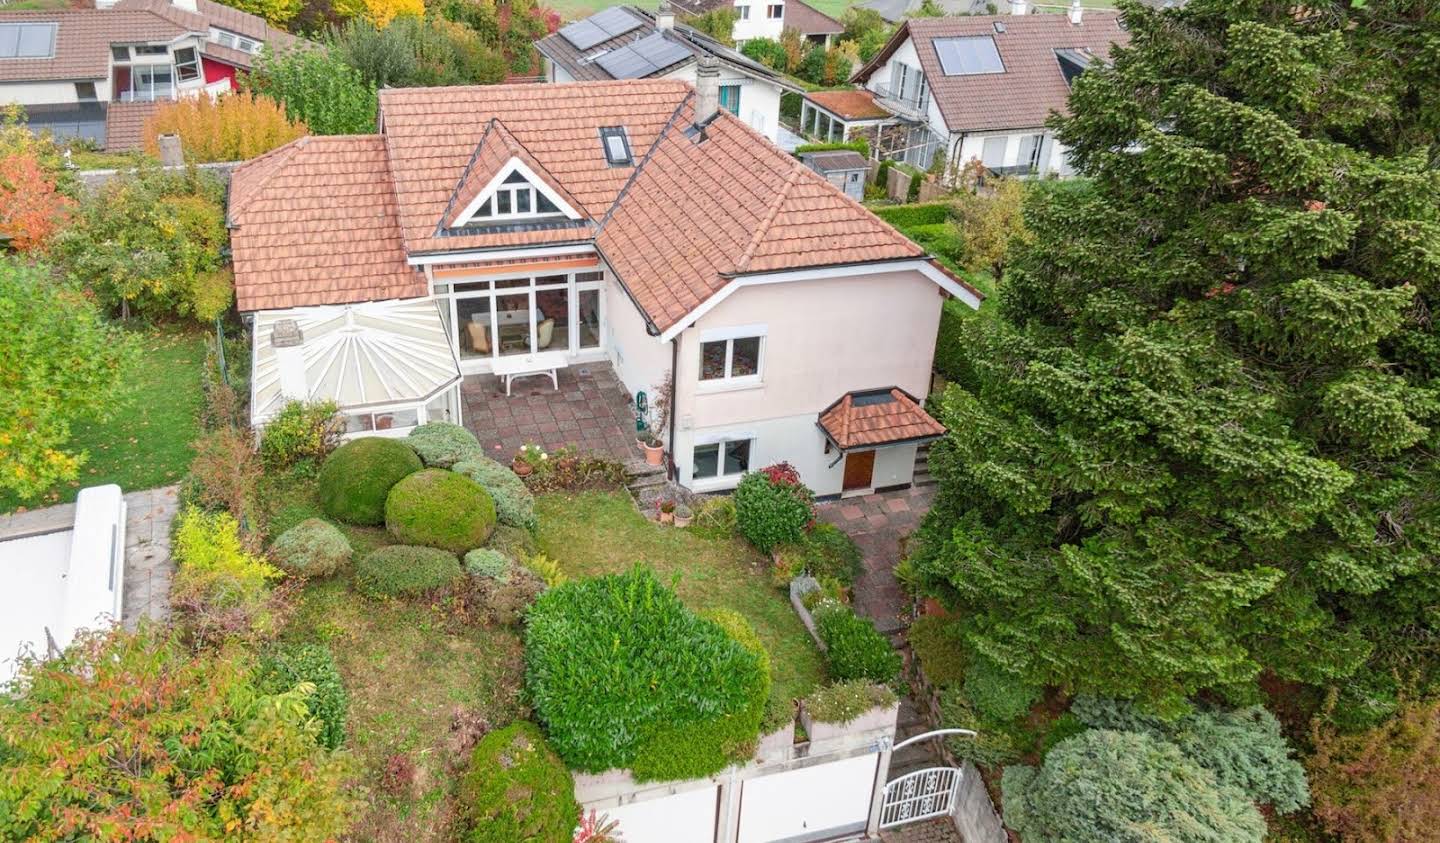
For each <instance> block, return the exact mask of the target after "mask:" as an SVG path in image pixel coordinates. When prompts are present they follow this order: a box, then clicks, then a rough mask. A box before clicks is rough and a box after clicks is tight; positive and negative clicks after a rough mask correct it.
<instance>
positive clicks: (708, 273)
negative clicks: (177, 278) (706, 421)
mask: <svg viewBox="0 0 1440 843" xmlns="http://www.w3.org/2000/svg"><path fill="white" fill-rule="evenodd" d="M380 96H381V107H382V122H383V128H384V134H383V135H366V136H357V137H350V138H323V139H322V138H314V139H311V141H310V142H309V144H308V145H307V142H306V141H304V140H301V141H296V142H295V143H293V144H290V145H289V146H286V147H282V148H281V150H279V151H277V152H276V153H272V154H270V155H267V156H262V157H261V158H258V159H256V160H254V161H251V162H249V163H247V164H245V165H244V166H243V167H241V168H239V169H238V170H236V171H235V173H234V175H233V177H232V186H231V222H232V224H233V225H234V226H235V231H234V233H233V234H232V243H234V244H235V247H234V248H235V265H236V288H237V299H238V300H239V301H240V309H241V310H255V309H261V308H271V307H293V306H299V305H304V304H319V303H322V302H329V301H353V300H356V298H355V296H358V295H362V294H365V293H367V291H370V293H371V297H375V298H382V297H386V296H392V295H403V294H405V293H403V292H400V290H403V289H407V288H408V285H410V284H411V283H414V282H413V278H414V273H413V272H408V271H402V270H401V269H400V267H402V266H404V263H405V261H406V258H407V255H408V256H415V255H419V254H429V253H443V252H457V251H471V250H475V251H483V250H486V249H495V248H509V247H513V246H517V245H530V244H546V243H557V242H580V243H590V242H594V243H595V244H596V246H597V247H598V248H599V249H600V251H601V252H602V253H603V255H604V256H605V258H606V261H607V262H608V263H609V265H610V267H611V268H612V269H614V270H615V272H616V274H617V275H618V276H619V279H620V281H621V283H623V284H624V285H625V286H626V288H627V290H628V291H629V292H630V294H631V296H632V297H633V298H634V300H635V301H636V303H637V304H638V305H639V306H640V308H641V309H642V311H643V312H644V313H645V314H646V315H647V318H649V319H650V321H651V322H652V323H653V324H654V325H655V326H656V327H658V328H660V329H662V330H663V329H664V328H667V327H670V326H671V325H674V324H675V323H676V322H678V321H679V320H680V319H681V318H683V317H684V316H685V315H686V314H688V313H689V312H690V311H691V310H693V309H694V308H695V307H696V306H697V305H698V304H700V303H701V302H703V301H705V300H706V299H708V298H709V297H710V296H712V295H714V294H715V293H716V292H717V291H719V290H720V289H721V288H722V287H724V286H725V284H726V283H728V281H729V280H730V278H731V277H732V276H734V275H737V274H744V273H755V272H768V271H777V270H791V269H802V268H808V267H818V266H835V265H843V264H854V263H864V262H869V261H881V260H902V259H919V258H923V257H924V252H923V250H922V249H921V248H920V247H919V246H917V245H915V244H914V243H913V242H911V241H910V240H909V239H907V238H906V237H905V236H904V235H902V234H900V233H899V232H898V231H896V230H895V229H893V228H891V227H890V226H889V225H887V224H886V223H885V222H883V221H881V220H880V219H879V218H878V217H876V216H875V215H874V214H871V213H870V212H869V211H868V210H866V209H865V208H864V207H862V206H861V205H859V204H858V203H856V202H854V201H853V200H851V199H850V198H848V197H847V196H845V195H844V194H843V193H842V192H841V191H840V190H838V189H837V188H835V187H834V186H833V185H831V184H830V183H829V182H827V181H826V180H825V179H824V177H822V176H820V175H819V174H818V173H815V172H813V171H811V170H810V169H809V168H808V167H806V166H805V165H803V164H801V163H800V162H799V161H796V160H795V159H794V158H793V157H791V156H790V155H787V154H786V153H784V152H782V151H781V150H780V149H779V148H777V147H776V146H774V145H773V144H771V143H770V142H769V141H768V140H766V139H765V138H764V137H763V136H761V135H760V134H758V133H757V132H755V131H754V130H753V129H751V128H750V127H748V126H747V125H745V124H744V123H743V122H742V121H741V120H740V119H739V118H737V117H735V116H733V115H731V114H730V113H728V112H725V111H721V112H720V114H719V115H717V116H716V117H715V118H714V120H712V121H711V122H710V123H709V124H708V125H707V126H706V127H705V129H704V131H703V132H697V131H695V130H694V128H693V126H692V122H693V116H692V108H693V99H694V96H693V89H692V88H690V86H689V85H687V84H685V83H683V82H674V81H665V80H631V81H627V82H588V83H570V84H564V85H494V86H486V87H474V88H469V87H465V88H431V89H414V90H409V89H406V90H388V91H382V92H381V95H380ZM604 126H623V127H624V128H625V130H626V133H627V135H628V137H629V140H630V146H631V150H632V153H633V155H634V162H635V163H634V164H633V165H631V166H611V165H609V164H608V163H607V161H606V159H605V156H604V153H603V150H602V145H601V141H600V133H599V132H600V128H601V127H604ZM437 127H444V131H439V130H437ZM506 156H514V157H518V158H520V159H521V160H522V161H525V162H527V166H529V167H531V169H532V170H535V172H536V174H537V175H539V176H540V177H541V178H544V179H545V180H546V181H547V183H550V184H552V185H553V186H555V187H556V188H558V189H560V190H563V191H565V193H564V194H563V196H564V197H565V198H566V201H567V202H570V203H571V204H572V205H573V206H574V207H575V208H576V209H577V210H578V211H580V212H581V213H582V214H584V215H585V216H586V219H585V220H582V221H579V222H572V221H569V220H562V221H559V222H554V223H551V222H539V223H537V222H528V223H524V224H516V225H492V226H484V227H481V228H479V229H478V230H477V229H451V228H448V226H449V224H450V223H451V222H452V220H453V217H454V215H455V213H456V212H457V210H456V209H457V207H458V206H459V204H460V202H461V200H462V199H463V200H465V201H466V202H468V201H469V199H473V198H474V196H475V195H476V191H478V190H479V188H478V187H476V184H479V185H481V186H483V185H484V184H485V183H487V182H488V180H489V178H491V177H493V175H494V173H496V172H498V171H499V167H501V166H503V164H504V162H505V161H508V160H509V158H508V157H506ZM486 174H489V175H486ZM292 182H295V183H296V185H295V189H291V183H292ZM392 188H393V200H392V198H391V194H390V193H388V192H386V189H392ZM467 197H468V198H467ZM392 201H393V205H392V204H391V202H392ZM371 220H373V221H374V222H373V223H371V222H368V221H371ZM257 231H258V232H259V233H258V234H257V233H256V232H257ZM311 240H318V241H321V242H319V243H315V244H314V245H313V246H312V247H311V248H309V249H308V250H307V249H302V248H301V247H302V245H303V244H305V243H307V242H310V241H311ZM357 248H362V249H363V257H364V258H365V260H358V261H354V260H349V261H347V257H349V256H351V255H352V253H353V252H354V251H355V249H357ZM267 250H268V251H267ZM477 259H482V260H483V259H484V256H483V254H481V255H477ZM321 270H323V271H321ZM332 288H339V290H340V295H341V296H342V297H341V298H338V299H337V298H335V297H334V295H333V294H335V292H336V291H335V290H334V289H332ZM419 290H420V292H419V293H414V294H416V295H420V294H423V292H424V285H423V284H420V286H419Z"/></svg>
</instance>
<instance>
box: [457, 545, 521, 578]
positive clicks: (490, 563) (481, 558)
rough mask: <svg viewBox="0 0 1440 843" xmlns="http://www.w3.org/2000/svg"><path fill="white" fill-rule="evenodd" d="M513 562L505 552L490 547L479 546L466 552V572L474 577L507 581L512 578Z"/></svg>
mask: <svg viewBox="0 0 1440 843" xmlns="http://www.w3.org/2000/svg"><path fill="white" fill-rule="evenodd" d="M512 567H513V563H512V562H511V561H510V560H509V559H506V558H505V554H503V553H501V552H500V551H498V550H491V549H490V548H488V547H477V548H475V549H474V550H472V551H469V552H468V553H466V554H465V573H467V574H469V575H470V576H472V577H484V578H485V579H491V580H496V581H498V582H505V581H506V580H508V579H509V578H510V569H511V568H512Z"/></svg>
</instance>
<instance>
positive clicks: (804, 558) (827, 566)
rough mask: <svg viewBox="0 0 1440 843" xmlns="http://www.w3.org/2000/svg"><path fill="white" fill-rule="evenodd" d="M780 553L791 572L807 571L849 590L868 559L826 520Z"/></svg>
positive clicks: (782, 560)
mask: <svg viewBox="0 0 1440 843" xmlns="http://www.w3.org/2000/svg"><path fill="white" fill-rule="evenodd" d="M776 553H778V554H779V555H780V556H781V557H782V559H781V564H782V565H783V566H784V567H785V568H787V569H789V570H791V571H801V570H803V571H806V572H808V573H809V574H810V575H811V576H812V577H816V578H817V579H819V578H825V579H831V580H834V581H836V582H838V583H840V584H842V585H844V586H846V587H849V586H851V585H853V584H854V583H855V578H856V577H858V576H859V575H860V567H861V563H862V562H863V560H864V554H863V553H861V551H860V547H859V545H857V544H855V540H854V539H852V538H850V536H849V535H848V534H846V532H845V531H844V530H842V529H840V528H839V527H836V526H835V525H834V524H827V523H825V522H823V521H821V522H818V523H816V524H815V526H813V527H811V528H810V529H809V530H808V531H807V532H806V533H805V535H804V537H803V538H802V539H801V540H800V541H799V542H796V543H793V544H787V545H783V546H781V547H779V548H777V549H776ZM787 584H788V579H787Z"/></svg>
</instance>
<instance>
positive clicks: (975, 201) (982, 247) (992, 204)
mask: <svg viewBox="0 0 1440 843" xmlns="http://www.w3.org/2000/svg"><path fill="white" fill-rule="evenodd" d="M1024 203H1025V183H1024V182H1022V181H1021V180H1020V179H1004V178H1002V179H995V180H993V181H991V182H990V183H989V184H988V185H986V186H985V187H984V188H983V189H982V190H980V191H977V192H975V193H971V192H968V191H961V192H960V193H958V194H956V196H955V199H954V200H953V202H952V206H953V208H954V213H955V217H956V222H955V225H956V232H957V233H958V234H959V236H960V241H961V242H962V243H964V244H965V252H964V254H963V255H962V256H961V261H960V264H961V266H963V267H965V268H966V269H967V270H969V271H971V272H989V273H991V274H992V275H994V276H995V277H996V278H999V277H1000V276H1001V274H1002V273H1003V272H1004V269H1005V258H1006V256H1007V255H1008V254H1009V251H1010V245H1011V243H1012V242H1015V241H1016V239H1017V238H1018V239H1019V240H1020V241H1022V242H1023V241H1024V240H1025V239H1026V238H1027V236H1028V234H1029V231H1028V229H1026V228H1025V219H1024V217H1023V216H1022V214H1021V211H1022V207H1023V205H1024Z"/></svg>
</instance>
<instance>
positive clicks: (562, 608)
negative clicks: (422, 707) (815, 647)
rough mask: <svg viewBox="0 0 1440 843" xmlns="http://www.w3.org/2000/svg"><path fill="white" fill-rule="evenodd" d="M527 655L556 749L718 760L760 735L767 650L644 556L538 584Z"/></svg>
mask: <svg viewBox="0 0 1440 843" xmlns="http://www.w3.org/2000/svg"><path fill="white" fill-rule="evenodd" d="M525 666H526V671H525V675H526V686H527V688H528V689H529V691H530V694H531V697H532V699H533V701H534V708H535V712H536V714H537V715H538V716H539V718H540V720H541V721H542V722H543V723H544V724H545V726H546V729H547V731H548V732H549V734H550V736H551V740H552V742H553V743H554V746H555V749H556V751H557V752H559V753H560V756H561V757H562V758H564V759H565V761H566V763H567V764H569V765H570V766H571V767H572V768H573V769H577V770H585V771H587V772H600V771H603V770H607V769H610V768H613V767H621V768H634V767H635V766H636V761H637V759H646V765H645V768H644V769H646V771H647V772H650V773H655V774H658V773H659V771H660V770H662V769H663V773H664V774H665V775H667V776H669V775H673V774H676V773H683V775H684V776H685V777H690V776H703V775H708V774H711V773H714V772H717V771H719V770H721V769H723V768H724V767H725V765H726V764H727V763H729V762H730V761H731V760H733V759H734V758H735V757H736V754H737V753H739V752H741V751H742V750H745V749H748V747H749V745H750V744H751V743H753V741H754V740H755V739H756V737H757V736H758V735H759V729H760V718H761V716H762V715H763V714H764V707H765V700H766V697H767V690H766V689H767V677H766V673H765V670H764V667H763V664H762V662H761V659H760V657H759V656H758V655H757V654H756V653H755V652H754V651H753V650H752V649H750V648H749V647H747V646H746V645H744V644H741V643H739V642H737V641H736V640H735V638H733V637H732V636H731V635H730V634H728V633H727V632H726V631H725V629H723V628H722V627H720V626H719V625H718V624H716V623H715V622H713V621H709V620H705V619H703V618H701V617H698V616H697V615H695V614H694V613H692V612H691V611H690V610H689V609H687V608H685V606H684V605H683V604H682V603H681V602H680V600H679V598H677V597H676V596H675V594H674V593H673V592H672V591H670V590H669V589H667V588H665V587H664V586H663V585H661V583H660V582H659V580H657V579H656V578H655V574H654V573H653V572H651V571H650V570H648V569H646V568H643V567H638V566H637V567H635V568H633V569H631V570H630V571H628V572H626V573H623V574H612V575H609V576H603V577H594V578H590V579H584V580H575V581H572V582H570V583H567V584H566V585H563V586H560V587H558V588H552V589H550V590H548V591H546V592H545V593H544V594H543V595H541V596H540V598H539V599H538V600H537V601H536V602H535V605H534V606H533V607H532V608H531V610H530V613H529V616H528V618H527V624H526V631H525ZM662 760H663V762H662ZM662 763H663V768H662ZM636 774H637V776H639V777H641V778H644V773H642V772H641V770H640V769H637V770H636Z"/></svg>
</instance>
